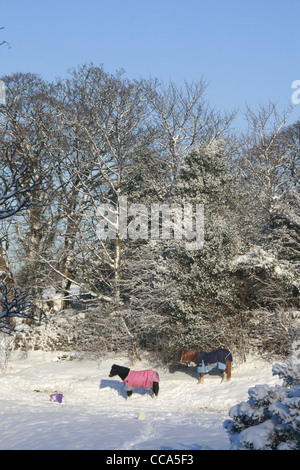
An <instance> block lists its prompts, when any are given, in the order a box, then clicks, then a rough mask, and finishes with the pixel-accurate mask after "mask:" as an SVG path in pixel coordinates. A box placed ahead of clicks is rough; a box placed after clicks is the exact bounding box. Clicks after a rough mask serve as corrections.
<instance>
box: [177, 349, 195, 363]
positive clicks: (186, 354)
mask: <svg viewBox="0 0 300 470" xmlns="http://www.w3.org/2000/svg"><path fill="white" fill-rule="evenodd" d="M197 355H198V351H195V350H190V349H184V350H183V351H182V354H181V359H180V362H181V364H184V363H185V362H188V361H192V362H195V360H196V357H197Z"/></svg>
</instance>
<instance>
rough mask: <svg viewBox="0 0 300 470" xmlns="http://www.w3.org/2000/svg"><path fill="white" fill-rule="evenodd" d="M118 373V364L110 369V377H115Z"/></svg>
mask: <svg viewBox="0 0 300 470" xmlns="http://www.w3.org/2000/svg"><path fill="white" fill-rule="evenodd" d="M117 373H118V366H117V365H116V364H113V365H112V368H111V369H110V373H109V377H114V376H115V375H117Z"/></svg>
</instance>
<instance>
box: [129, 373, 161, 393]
mask: <svg viewBox="0 0 300 470" xmlns="http://www.w3.org/2000/svg"><path fill="white" fill-rule="evenodd" d="M153 382H159V376H158V373H157V372H155V371H154V370H150V369H149V370H138V371H137V370H131V371H130V372H129V374H128V375H127V377H126V379H125V380H124V385H125V387H126V389H127V390H132V389H133V388H152V385H153Z"/></svg>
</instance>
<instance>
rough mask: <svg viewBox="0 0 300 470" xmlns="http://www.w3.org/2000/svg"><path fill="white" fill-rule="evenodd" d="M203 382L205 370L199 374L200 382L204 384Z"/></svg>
mask: <svg viewBox="0 0 300 470" xmlns="http://www.w3.org/2000/svg"><path fill="white" fill-rule="evenodd" d="M203 383H204V374H203V372H201V373H200V375H199V380H198V384H203Z"/></svg>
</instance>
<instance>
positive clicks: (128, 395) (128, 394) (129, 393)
mask: <svg viewBox="0 0 300 470" xmlns="http://www.w3.org/2000/svg"><path fill="white" fill-rule="evenodd" d="M131 395H132V390H127V399H128V398H130V397H131Z"/></svg>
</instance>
